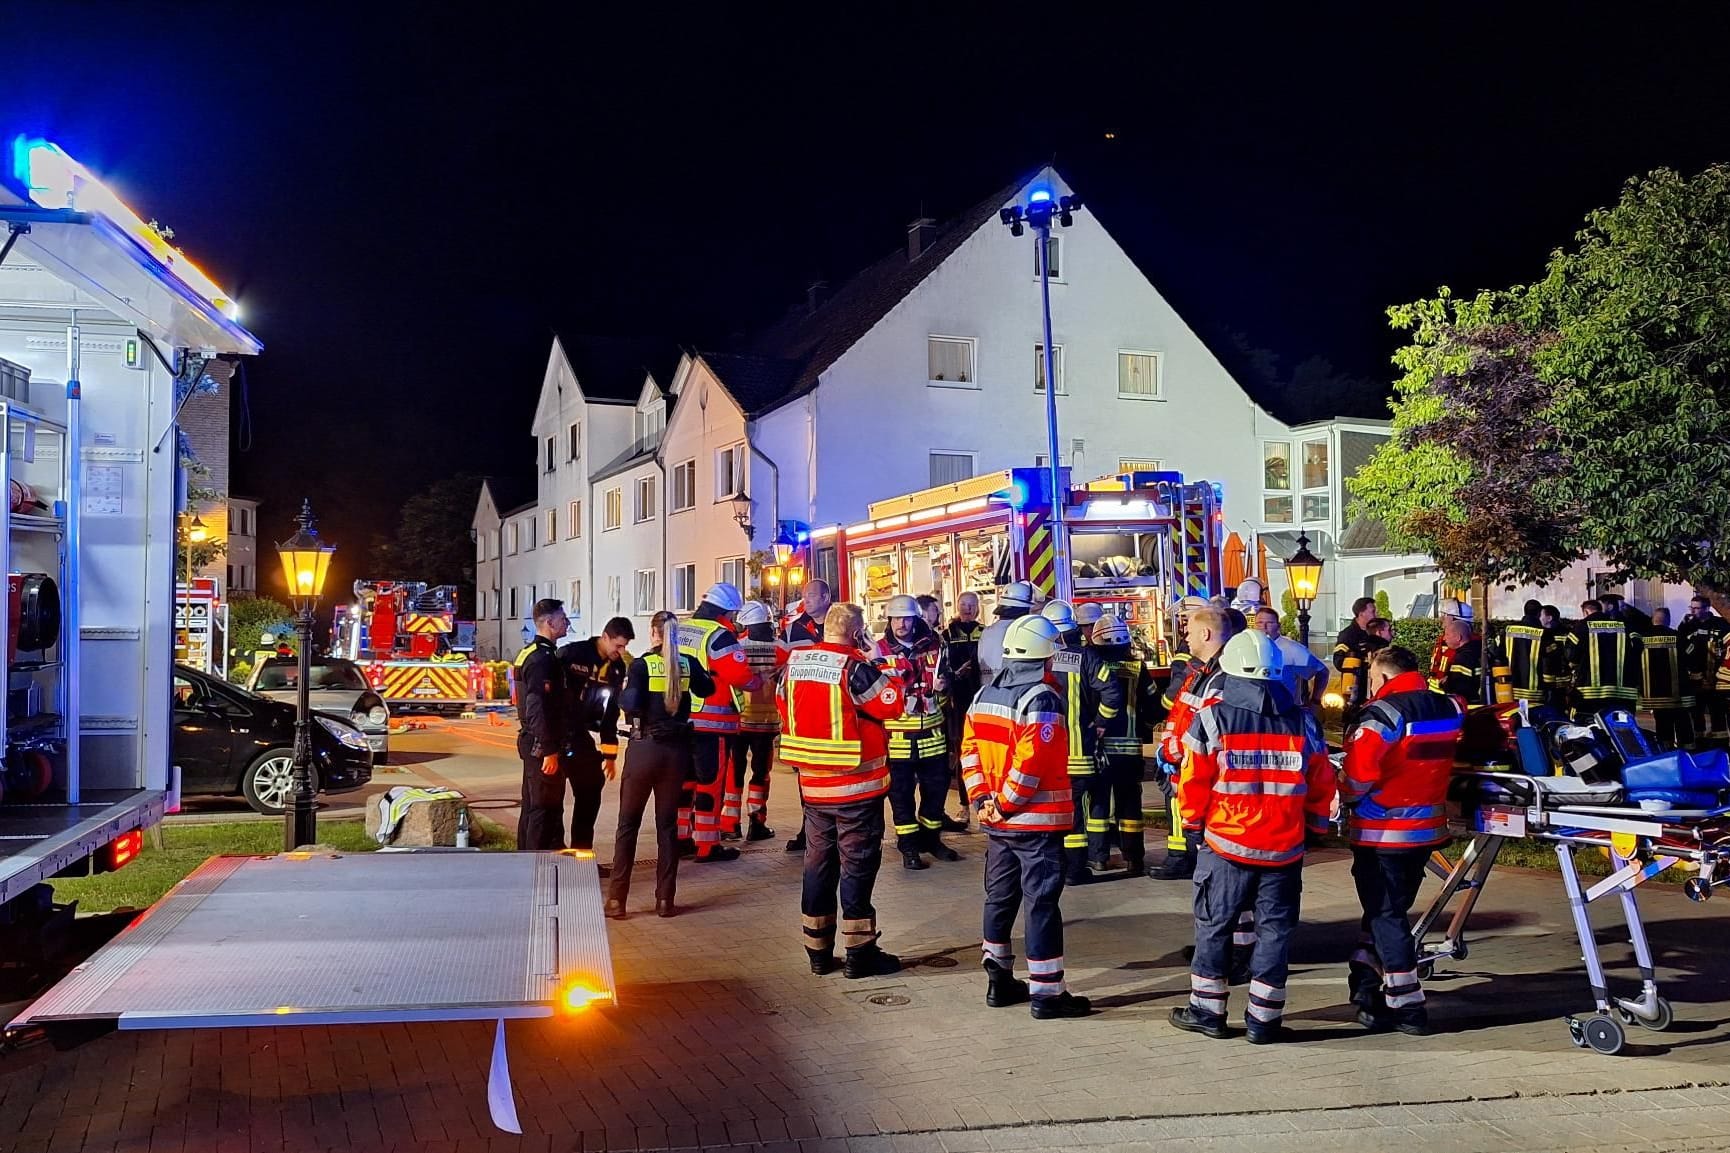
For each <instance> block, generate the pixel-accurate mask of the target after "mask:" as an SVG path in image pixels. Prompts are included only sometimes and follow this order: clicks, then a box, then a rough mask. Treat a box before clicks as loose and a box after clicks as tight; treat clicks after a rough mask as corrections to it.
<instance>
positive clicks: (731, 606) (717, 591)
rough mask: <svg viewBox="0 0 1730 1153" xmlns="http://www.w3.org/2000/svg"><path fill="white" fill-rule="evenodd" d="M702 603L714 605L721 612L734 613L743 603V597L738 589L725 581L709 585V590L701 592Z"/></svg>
mask: <svg viewBox="0 0 1730 1153" xmlns="http://www.w3.org/2000/svg"><path fill="white" fill-rule="evenodd" d="M703 603H704V604H706V605H714V606H715V607H716V608H718V609H720V610H721V611H722V612H726V613H736V612H738V611H739V606H741V605H743V604H744V603H745V598H744V597H742V596H740V595H739V590H738V589H737V588H736V587H734V586H733V585H730V584H728V583H727V582H726V581H720V582H719V583H717V584H712V585H710V586H709V591H708V592H706V593H704V594H703Z"/></svg>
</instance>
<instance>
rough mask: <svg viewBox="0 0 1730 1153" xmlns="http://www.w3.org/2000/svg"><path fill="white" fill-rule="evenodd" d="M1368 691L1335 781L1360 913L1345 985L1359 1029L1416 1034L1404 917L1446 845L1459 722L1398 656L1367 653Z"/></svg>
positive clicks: (1420, 1008) (1416, 997) (1403, 654)
mask: <svg viewBox="0 0 1730 1153" xmlns="http://www.w3.org/2000/svg"><path fill="white" fill-rule="evenodd" d="M1369 687H1370V702H1369V703H1368V704H1367V705H1365V706H1364V711H1363V714H1362V715H1361V716H1360V717H1359V720H1358V727H1357V728H1356V729H1355V730H1353V732H1352V733H1351V735H1350V736H1349V737H1348V738H1347V739H1346V756H1345V768H1344V772H1343V775H1342V777H1341V780H1340V804H1341V806H1342V809H1343V811H1345V812H1347V813H1349V814H1350V826H1349V827H1350V839H1351V844H1352V880H1353V881H1354V882H1355V883H1356V885H1357V890H1358V903H1359V904H1361V905H1362V906H1363V910H1364V916H1363V921H1362V922H1361V924H1360V926H1359V929H1360V933H1361V936H1360V938H1359V941H1358V948H1357V951H1356V952H1354V953H1353V954H1352V958H1351V964H1350V969H1349V973H1348V978H1347V983H1348V984H1349V986H1350V989H1351V999H1352V1003H1353V1004H1355V1005H1356V1006H1357V1007H1358V1023H1359V1024H1361V1025H1363V1026H1364V1027H1365V1028H1366V1029H1374V1030H1379V1029H1386V1028H1390V1027H1392V1028H1396V1029H1398V1030H1399V1031H1400V1032H1402V1033H1409V1034H1411V1035H1412V1036H1415V1037H1422V1036H1427V1035H1428V1034H1429V1032H1430V1025H1429V1017H1428V1014H1427V1011H1426V1010H1425V1008H1424V990H1423V987H1422V986H1421V985H1420V984H1419V983H1418V956H1417V950H1416V948H1415V947H1414V943H1413V941H1412V933H1411V926H1410V925H1409V924H1408V923H1407V920H1406V915H1407V914H1408V913H1409V912H1410V911H1411V908H1412V902H1413V901H1414V900H1416V899H1417V895H1418V886H1419V885H1421V884H1422V883H1423V879H1424V867H1425V864H1426V863H1427V862H1428V860H1429V858H1430V852H1431V850H1432V849H1434V848H1436V847H1437V846H1440V845H1445V844H1447V843H1448V840H1449V837H1448V814H1447V797H1448V781H1449V779H1450V777H1451V776H1452V773H1453V770H1454V749H1455V747H1456V746H1457V745H1458V744H1459V741H1460V730H1461V724H1462V721H1463V719H1464V718H1463V713H1462V710H1461V709H1460V705H1459V702H1458V701H1456V700H1455V699H1454V698H1453V697H1451V696H1448V695H1446V694H1443V693H1436V692H1431V691H1430V686H1429V681H1428V679H1427V678H1426V677H1425V676H1424V674H1423V673H1422V672H1421V671H1420V670H1419V668H1418V658H1417V657H1415V656H1413V655H1412V653H1411V652H1410V651H1409V650H1407V649H1403V648H1399V647H1397V646H1396V647H1393V648H1385V649H1380V650H1378V651H1377V652H1375V653H1374V654H1372V655H1371V657H1370V671H1369Z"/></svg>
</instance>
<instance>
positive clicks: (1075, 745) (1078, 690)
mask: <svg viewBox="0 0 1730 1153" xmlns="http://www.w3.org/2000/svg"><path fill="white" fill-rule="evenodd" d="M1087 657H1088V654H1087V653H1086V652H1084V651H1083V650H1081V649H1058V650H1057V654H1056V655H1055V656H1053V657H1052V658H1051V677H1052V679H1053V680H1055V681H1056V682H1057V685H1058V688H1059V689H1060V690H1061V691H1062V693H1063V727H1064V729H1065V731H1067V732H1068V734H1069V775H1070V776H1071V777H1072V778H1073V777H1090V776H1092V775H1093V715H1094V705H1095V702H1093V701H1091V700H1089V699H1088V691H1087V690H1088V686H1089V681H1090V678H1091V675H1092V671H1093V670H1092V666H1093V664H1094V662H1093V661H1090V660H1088V659H1087Z"/></svg>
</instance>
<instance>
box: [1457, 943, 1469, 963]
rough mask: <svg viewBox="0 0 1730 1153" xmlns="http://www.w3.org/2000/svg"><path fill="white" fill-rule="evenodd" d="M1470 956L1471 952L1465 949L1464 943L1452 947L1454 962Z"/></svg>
mask: <svg viewBox="0 0 1730 1153" xmlns="http://www.w3.org/2000/svg"><path fill="white" fill-rule="evenodd" d="M1471 955H1472V951H1471V950H1470V949H1468V948H1467V947H1466V943H1465V942H1464V941H1461V942H1460V943H1459V944H1457V945H1455V946H1454V960H1456V961H1464V960H1465V959H1466V958H1467V957H1469V956H1471Z"/></svg>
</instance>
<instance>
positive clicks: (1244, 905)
mask: <svg viewBox="0 0 1730 1153" xmlns="http://www.w3.org/2000/svg"><path fill="white" fill-rule="evenodd" d="M1303 887H1304V881H1303V862H1302V861H1301V860H1299V861H1298V862H1296V863H1295V864H1291V865H1282V866H1278V867H1262V866H1256V865H1243V864H1239V863H1238V862H1236V861H1233V860H1228V859H1227V858H1225V857H1222V856H1220V855H1219V854H1218V853H1215V852H1214V851H1213V850H1212V849H1210V848H1207V847H1206V846H1203V848H1202V850H1201V852H1200V853H1199V854H1197V856H1196V862H1195V956H1194V958H1192V959H1191V961H1190V965H1189V1011H1190V1013H1191V1014H1192V1015H1194V1016H1195V1017H1197V1018H1199V1019H1201V1020H1205V1021H1212V1022H1216V1023H1217V1022H1222V1021H1224V1019H1225V1004H1226V994H1227V989H1228V980H1229V978H1230V975H1231V974H1230V970H1231V953H1232V939H1233V937H1234V935H1235V934H1236V933H1237V931H1238V920H1239V916H1240V914H1242V913H1244V912H1246V911H1251V912H1254V914H1255V946H1254V948H1253V950H1252V951H1251V953H1250V961H1249V973H1250V982H1249V1005H1248V1007H1247V1008H1245V1010H1244V1023H1245V1024H1246V1025H1248V1026H1249V1027H1250V1028H1251V1029H1253V1030H1255V1031H1257V1032H1263V1031H1267V1030H1271V1029H1276V1028H1278V1027H1279V1023H1280V1019H1281V1018H1282V1017H1283V1016H1284V1015H1285V982H1286V976H1287V973H1288V964H1287V962H1288V958H1289V954H1290V949H1291V933H1292V930H1293V929H1294V928H1296V927H1297V922H1298V906H1299V903H1300V901H1301V899H1302V894H1303Z"/></svg>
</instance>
